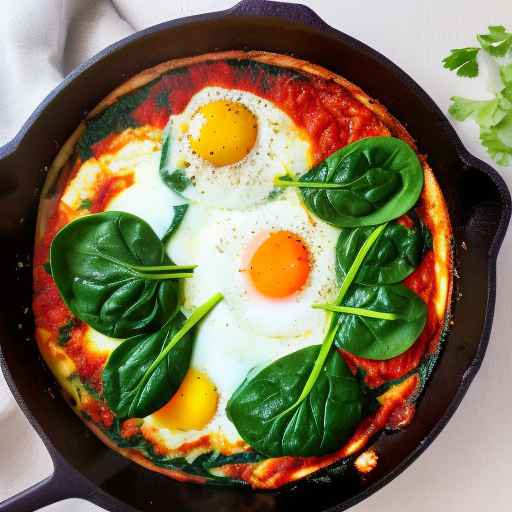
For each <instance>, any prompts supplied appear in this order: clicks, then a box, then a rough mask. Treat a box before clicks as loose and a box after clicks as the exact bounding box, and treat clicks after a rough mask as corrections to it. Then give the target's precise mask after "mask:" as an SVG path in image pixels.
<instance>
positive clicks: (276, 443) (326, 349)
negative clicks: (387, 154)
mask: <svg viewBox="0 0 512 512" xmlns="http://www.w3.org/2000/svg"><path fill="white" fill-rule="evenodd" d="M385 228H386V224H382V225H381V226H378V227H376V228H374V229H373V231H372V233H371V234H370V235H369V236H368V238H367V240H366V241H365V242H364V244H363V245H362V246H361V247H360V249H359V251H358V252H357V255H356V257H355V258H354V261H353V262H352V265H351V267H350V269H349V270H348V272H347V275H346V276H345V279H344V281H343V283H342V285H341V287H340V290H339V292H338V296H337V298H336V302H335V305H339V304H341V303H342V302H343V300H344V298H345V295H346V294H347V292H348V291H349V288H350V286H351V284H352V282H353V280H354V277H355V276H356V274H357V271H358V269H359V267H360V266H361V264H362V262H363V261H364V259H365V257H366V255H367V254H368V251H369V250H370V249H371V247H372V245H373V244H375V242H376V241H377V240H378V238H379V236H380V235H381V234H382V232H383V231H384V229H385ZM337 328H338V322H337V319H336V317H335V315H334V313H332V312H330V313H329V330H328V332H327V334H326V336H325V338H324V340H323V342H322V345H320V346H312V347H307V348H306V349H302V350H300V351H297V352H293V353H292V354H289V355H288V356H285V357H284V358H281V359H279V360H278V361H276V362H275V363H272V364H271V365H270V366H268V367H267V368H265V369H263V370H262V371H261V372H260V373H258V374H257V375H256V376H255V377H252V375H251V374H249V375H248V377H247V378H246V380H245V381H244V383H242V385H241V386H240V388H238V390H237V391H235V393H234V395H233V396H232V397H231V399H230V400H229V402H228V406H227V413H228V417H229V418H230V419H231V421H232V422H233V423H234V425H235V427H236V428H237V430H238V432H239V434H240V435H241V436H242V438H243V439H244V440H245V441H247V442H248V443H249V444H250V445H251V446H252V447H253V448H255V449H256V450H257V451H259V452H261V453H263V454H265V455H269V456H280V455H304V456H306V455H316V454H319V453H321V452H323V453H327V452H328V451H329V450H333V449H335V448H336V446H339V444H336V439H338V441H339V442H340V443H341V442H342V439H341V438H342V437H343V436H348V435H349V433H350V430H351V428H352V427H353V426H354V425H352V421H354V424H355V423H357V422H358V421H359V418H360V416H361V411H362V405H361V403H359V405H357V404H356V403H355V402H361V400H360V397H359V395H358V396H357V397H356V394H355V391H354V389H353V388H352V381H350V380H349V377H351V375H350V371H349V370H348V369H347V368H346V366H345V363H344V361H341V360H340V356H339V355H338V354H337V353H336V352H333V351H332V350H331V348H332V345H333V343H334V339H335V336H336V330H337ZM336 358H337V359H336ZM340 361H341V362H340ZM285 378H288V379H290V380H283V379H285ZM253 379H254V381H255V382H254V385H253ZM281 381H283V382H287V383H288V384H287V386H282V385H281ZM266 382H268V383H269V384H268V386H266ZM334 383H335V384H336V386H334V389H333V388H332V386H331V385H332V384H334ZM345 386H346V387H347V389H344V388H345ZM281 389H283V390H285V392H284V393H283V396H281V395H280V394H279V393H280V390H281ZM359 392H360V390H359ZM340 399H341V404H340ZM345 401H346V402H347V404H344V403H343V402H345ZM262 402H263V403H264V405H263V406H258V404H261V403H262ZM340 405H341V407H340ZM345 405H347V411H346V416H344V414H345V412H344V409H345ZM321 409H322V410H323V412H319V411H320V410H321ZM357 411H359V412H358V413H357ZM356 413H357V414H356ZM356 416H357V418H358V419H357V421H356V419H355V418H356ZM320 420H321V421H322V423H317V421H320ZM345 429H346V431H345ZM262 436H263V437H262ZM340 436H341V437H340ZM343 439H344V437H343ZM335 444H336V446H334V445H335Z"/></svg>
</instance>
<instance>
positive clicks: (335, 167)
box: [276, 137, 423, 227]
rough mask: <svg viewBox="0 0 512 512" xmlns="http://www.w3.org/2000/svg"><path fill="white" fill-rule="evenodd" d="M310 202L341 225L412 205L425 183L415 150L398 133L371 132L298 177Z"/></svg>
mask: <svg viewBox="0 0 512 512" xmlns="http://www.w3.org/2000/svg"><path fill="white" fill-rule="evenodd" d="M276 184H277V185H279V186H296V187H299V188H300V190H301V192H302V195H303V197H304V202H305V204H306V206H307V207H308V208H309V209H310V210H311V211H312V212H313V213H315V214H316V215H317V216H318V217H320V218H321V219H323V220H324V221H326V222H329V223H330V224H333V225H335V226H338V227H358V226H371V225H377V224H381V223H383V222H387V221H389V220H392V219H395V218H397V217H400V215H402V214H404V213H406V212H407V211H408V210H410V209H411V208H412V207H413V206H414V204H415V203H416V201H417V200H418V197H419V195H420V193H421V189H422V188H423V169H422V167H421V163H420V161H419V160H418V157H417V156H416V153H415V152H414V151H413V150H412V148H411V147H410V146H408V145H407V144H406V143H405V142H403V141H402V140H400V139H397V138H394V137H368V138H366V139H362V140H360V141H357V142H354V143H353V144H349V145H348V146H346V147H344V148H342V149H340V150H339V151H336V152H335V153H333V154H332V155H330V156H329V157H328V158H326V159H325V160H324V161H323V162H321V163H320V164H319V165H317V166H316V167H314V168H313V169H311V170H310V171H309V172H308V173H306V174H305V175H303V176H302V177H301V178H300V181H299V182H296V181H288V180H282V181H281V180H279V181H278V182H277V183H276Z"/></svg>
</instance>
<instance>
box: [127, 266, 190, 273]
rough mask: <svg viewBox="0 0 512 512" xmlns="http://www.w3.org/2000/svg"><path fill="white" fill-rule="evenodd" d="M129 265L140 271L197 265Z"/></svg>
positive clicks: (187, 267) (184, 268)
mask: <svg viewBox="0 0 512 512" xmlns="http://www.w3.org/2000/svg"><path fill="white" fill-rule="evenodd" d="M130 267H131V268H133V269H134V270H138V271H140V272H152V271H159V270H194V269H195V268H197V265H130Z"/></svg>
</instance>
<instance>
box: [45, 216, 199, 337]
mask: <svg viewBox="0 0 512 512" xmlns="http://www.w3.org/2000/svg"><path fill="white" fill-rule="evenodd" d="M50 265H51V271H52V276H53V279H54V280H55V283H56V285H57V287H58V289H59V291H60V294H61V295H62V298H63V299H64V302H65V303H66V305H67V306H68V307H69V309H70V310H71V311H72V312H73V314H74V315H75V316H76V317H78V318H79V319H80V320H83V321H84V322H86V323H88V324H89V325H91V326H92V327H94V328H95V329H96V330H97V331H99V332H101V333H103V334H106V335H107V336H113V337H117V338H124V337H128V336H132V335H134V334H138V333H141V332H148V331H150V330H153V329H158V328H159V327H161V326H162V325H163V324H164V323H165V322H166V321H167V320H168V319H169V318H170V317H172V316H173V314H174V313H175V312H176V310H177V307H178V291H179V286H178V281H177V279H179V278H181V277H190V276H192V273H191V270H192V269H193V268H194V266H176V265H173V264H172V261H171V260H170V259H169V258H168V257H167V255H166V254H165V251H164V247H163V244H162V242H161V241H160V240H159V239H158V237H157V236H156V234H155V233H154V232H153V230H152V229H151V227H150V226H149V225H148V224H147V223H146V222H145V221H143V220H142V219H140V218H138V217H136V216H135V215H131V214H128V213H124V212H104V213H99V214H94V215H87V216H84V217H81V218H79V219H77V220H75V221H73V222H71V223H70V224H68V225H67V226H65V227H64V228H63V229H61V230H60V231H59V233H57V235H56V237H55V238H54V240H53V242H52V245H51V248H50Z"/></svg>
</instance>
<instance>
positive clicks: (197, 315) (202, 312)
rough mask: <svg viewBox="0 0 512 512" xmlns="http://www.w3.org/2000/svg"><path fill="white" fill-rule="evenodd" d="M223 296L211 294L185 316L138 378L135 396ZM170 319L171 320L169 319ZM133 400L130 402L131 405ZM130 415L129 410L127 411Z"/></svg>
mask: <svg viewBox="0 0 512 512" xmlns="http://www.w3.org/2000/svg"><path fill="white" fill-rule="evenodd" d="M223 298H224V296H223V295H222V293H215V294H214V295H212V296H211V297H210V298H209V299H208V300H207V301H206V302H204V303H203V304H201V305H200V306H198V307H197V308H196V309H195V310H194V312H193V313H192V314H191V315H190V316H189V317H188V318H187V320H186V321H185V322H184V323H183V325H182V326H181V328H180V329H179V330H178V331H177V332H176V334H175V335H174V336H173V337H172V338H171V340H170V341H169V343H168V344H167V345H166V346H165V348H164V349H163V350H162V352H160V354H159V355H158V357H157V358H156V359H155V360H154V361H153V363H152V364H151V366H150V367H149V368H148V369H147V370H146V373H144V376H143V377H142V379H141V380H140V382H139V384H138V385H137V389H136V392H135V395H136V396H137V395H138V393H139V390H140V389H141V388H142V386H144V385H145V384H146V382H147V380H148V379H149V377H151V374H152V373H153V372H154V371H155V370H156V368H157V367H158V365H159V364H160V363H161V362H162V361H163V360H164V358H165V357H166V356H167V354H168V353H169V352H170V351H171V350H172V349H173V347H174V346H176V344H177V343H178V342H179V341H180V340H181V339H182V338H183V336H185V334H187V333H188V332H189V331H190V330H191V329H192V328H193V327H194V326H195V325H196V324H197V323H198V322H199V321H200V320H201V319H202V318H203V317H204V316H206V315H207V314H208V313H209V312H210V311H211V310H212V309H213V308H214V307H215V306H216V305H217V304H218V303H219V302H220V301H221V300H222V299H223ZM171 321H172V320H171ZM133 403H134V402H132V405H133ZM129 414H130V415H131V414H132V413H131V411H130V412H129Z"/></svg>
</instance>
